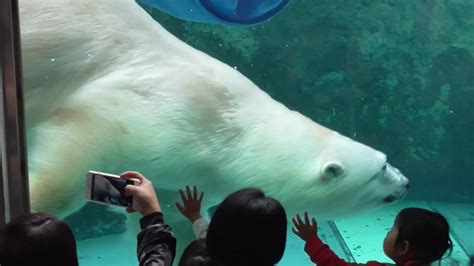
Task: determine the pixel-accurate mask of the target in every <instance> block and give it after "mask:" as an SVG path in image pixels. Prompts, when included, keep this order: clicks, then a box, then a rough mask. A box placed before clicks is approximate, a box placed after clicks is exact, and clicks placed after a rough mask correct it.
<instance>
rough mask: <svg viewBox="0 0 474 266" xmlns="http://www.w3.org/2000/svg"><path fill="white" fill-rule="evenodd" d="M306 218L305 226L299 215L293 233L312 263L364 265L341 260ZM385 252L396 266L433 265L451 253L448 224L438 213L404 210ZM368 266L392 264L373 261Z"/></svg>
mask: <svg viewBox="0 0 474 266" xmlns="http://www.w3.org/2000/svg"><path fill="white" fill-rule="evenodd" d="M304 216H305V217H304V220H305V221H304V222H303V221H302V219H301V217H300V216H299V215H297V216H296V219H295V218H293V224H294V227H293V232H294V233H295V234H296V235H298V236H299V237H300V238H301V239H303V240H304V241H306V245H305V248H304V249H305V251H306V253H307V254H308V255H309V256H310V258H311V261H313V262H314V263H316V264H317V265H318V266H342V265H361V264H355V263H347V262H345V261H344V260H342V259H340V258H339V257H338V256H337V255H336V254H335V253H334V252H333V251H332V250H331V249H330V248H329V247H328V246H327V245H325V244H324V243H323V242H322V241H321V239H319V238H318V235H317V224H316V220H315V219H314V218H313V219H312V223H310V221H309V217H308V213H306V212H305V215H304ZM383 250H384V252H385V254H386V255H387V256H388V257H389V258H390V259H392V260H393V261H394V262H395V264H396V265H400V266H401V265H403V266H421V265H430V264H431V263H432V262H434V261H437V260H440V259H441V258H442V257H443V255H444V254H445V253H446V251H448V250H449V251H450V252H451V250H452V242H451V239H450V238H449V225H448V222H447V221H446V219H445V218H444V217H443V216H442V215H441V214H439V213H434V212H431V211H428V210H425V209H420V208H406V209H403V210H402V211H400V213H399V214H398V215H397V218H396V219H395V224H394V225H393V227H392V230H390V231H389V232H388V233H387V236H386V237H385V240H384V242H383ZM365 265H370V266H379V265H391V264H389V263H380V262H375V261H370V262H368V263H367V264H365Z"/></svg>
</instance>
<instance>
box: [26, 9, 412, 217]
mask: <svg viewBox="0 0 474 266" xmlns="http://www.w3.org/2000/svg"><path fill="white" fill-rule="evenodd" d="M20 16H21V22H22V23H21V28H22V30H21V37H22V45H23V61H24V83H25V98H26V100H25V101H26V120H27V130H28V131H27V136H28V156H29V166H30V170H29V173H30V190H31V206H32V209H33V211H44V212H49V213H54V214H56V215H58V216H60V217H64V216H65V215H67V214H70V213H72V212H73V211H75V210H77V209H78V208H79V207H80V206H81V205H82V204H83V203H84V199H83V197H82V195H83V189H84V183H85V174H86V172H87V171H88V170H99V171H102V172H110V173H115V174H118V173H121V172H123V171H125V170H129V169H133V170H137V171H141V172H142V173H144V174H145V175H146V176H148V177H149V178H151V179H152V180H153V182H154V184H155V185H156V187H157V188H158V189H164V190H176V189H177V188H180V187H183V186H184V185H186V184H194V185H197V186H199V187H200V188H201V189H202V190H204V191H206V200H207V201H206V202H205V205H206V206H212V205H213V204H215V203H217V202H219V201H220V200H221V199H222V198H223V197H224V196H225V195H227V194H228V193H230V192H232V191H235V190H236V189H238V188H241V187H247V186H253V187H259V188H262V189H263V190H264V191H265V192H267V193H269V194H270V195H271V196H273V197H275V198H277V199H279V200H280V201H281V202H282V203H283V205H284V206H285V207H286V208H287V210H289V212H290V213H293V212H297V211H301V210H306V209H309V210H311V212H312V213H314V214H316V215H318V217H325V218H334V217H337V216H341V215H348V214H350V213H354V212H358V211H361V210H363V209H370V208H373V207H377V206H383V205H384V204H387V203H389V202H393V201H396V200H398V199H400V198H402V197H403V196H404V195H405V193H406V191H407V187H408V179H407V178H406V177H404V176H403V175H402V174H401V173H400V172H399V171H398V170H397V169H396V168H394V167H392V166H391V165H390V164H388V163H387V159H386V156H385V155H384V154H383V153H381V152H379V151H377V150H375V149H372V148H370V147H368V146H366V145H364V144H361V143H358V142H356V141H354V140H352V139H349V138H347V137H345V136H342V135H340V134H338V133H337V132H334V131H332V130H330V129H327V128H325V127H323V126H321V125H319V124H317V123H315V122H314V121H312V120H310V119H308V118H307V117H305V116H303V115H302V114H300V113H298V112H296V111H292V110H289V109H288V108H287V107H285V106H284V105H282V104H281V103H279V102H277V101H275V100H273V99H272V98H271V97H270V96H269V95H268V94H266V93H265V92H264V91H262V90H260V89H259V88H258V87H257V86H256V85H255V84H254V83H252V82H251V81H250V80H248V79H247V78H246V77H245V76H243V75H242V74H240V73H239V72H238V71H237V70H235V69H234V68H232V67H230V66H228V65H226V64H224V63H222V62H220V61H218V60H216V59H214V58H212V57H210V56H209V55H207V54H204V53H202V52H200V51H198V50H196V49H194V48H192V47H190V46H189V45H187V44H185V43H183V42H182V41H180V40H179V39H177V38H176V37H174V36H173V35H172V34H170V33H169V32H167V31H166V30H165V29H164V28H163V27H161V26H160V24H159V23H158V22H156V21H154V20H153V19H152V18H151V17H150V16H149V15H148V14H147V13H146V12H145V11H144V10H143V9H142V8H141V7H139V6H138V5H137V4H136V3H135V1H133V0H121V1H96V0H81V1H75V0H55V1H49V0H23V1H20Z"/></svg>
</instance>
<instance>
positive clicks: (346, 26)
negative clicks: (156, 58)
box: [66, 0, 474, 266]
mask: <svg viewBox="0 0 474 266" xmlns="http://www.w3.org/2000/svg"><path fill="white" fill-rule="evenodd" d="M147 11H149V12H150V13H151V14H152V15H153V17H154V18H155V19H156V20H157V21H159V22H160V23H161V24H162V25H163V26H164V27H165V28H166V29H168V30H169V31H170V32H172V33H173V34H175V35H176V36H177V37H178V38H180V39H182V40H183V41H185V42H186V43H188V44H190V45H192V46H194V47H196V48H197V49H199V50H202V51H204V52H206V53H208V54H210V55H211V56H213V57H216V58H218V59H219V60H221V61H223V62H225V63H227V64H229V65H231V66H234V67H235V68H236V69H238V70H239V71H240V72H242V73H243V74H244V75H246V76H247V77H248V78H249V79H251V80H252V81H253V82H255V83H256V84H257V85H258V86H259V87H260V88H262V89H263V90H265V91H266V92H267V93H269V94H270V95H271V96H272V97H273V98H274V99H276V100H278V101H280V102H281V103H283V104H285V105H286V106H288V107H289V108H291V109H294V110H297V111H299V112H301V113H302V114H304V115H306V116H308V117H310V118H311V119H313V120H314V121H316V122H318V123H320V124H323V125H325V126H327V127H328V128H331V129H333V130H336V131H338V132H340V133H341V134H343V135H346V136H350V137H352V138H353V139H355V140H357V141H359V142H362V143H365V144H367V145H369V146H372V147H377V149H378V150H381V151H383V152H384V153H386V154H387V156H388V157H389V158H390V162H391V163H392V164H393V165H395V166H397V167H398V168H399V169H401V170H402V171H403V173H404V174H405V175H406V176H407V177H409V178H410V181H411V190H410V192H409V194H408V195H407V197H406V200H405V201H402V202H401V203H399V204H396V205H392V206H390V207H387V208H384V209H379V210H375V211H372V212H369V213H364V214H361V215H358V216H355V217H353V218H348V219H344V220H336V221H333V222H322V223H321V226H322V229H321V234H322V237H323V239H324V240H325V241H327V242H328V243H330V245H331V247H333V248H334V249H335V250H336V252H337V253H338V254H339V255H340V256H342V257H345V258H346V259H347V260H352V261H356V262H365V261H367V260H382V261H389V260H388V258H386V257H385V256H384V254H383V251H382V241H383V238H384V236H385V234H386V231H387V228H388V227H390V226H391V225H392V223H393V219H394V216H395V214H396V212H397V211H398V210H399V209H400V208H402V207H405V206H421V207H425V208H430V209H433V210H437V211H440V212H442V213H443V214H444V215H446V217H447V218H448V219H449V221H450V223H451V226H452V228H453V231H452V236H453V238H454V239H455V250H454V252H453V255H452V258H451V259H450V260H447V261H445V262H443V264H445V265H467V260H468V259H467V256H468V255H474V171H472V165H473V162H474V134H473V132H474V1H472V0H431V1H429V0H416V1H412V0H401V1H400V0H377V1H375V0H370V1H369V0H353V1H343V0H322V1H316V0H295V1H293V3H292V4H291V5H290V6H289V7H288V8H287V9H285V11H284V12H283V13H282V14H280V15H279V16H277V17H276V18H274V19H272V20H271V21H269V22H267V23H265V24H262V25H259V26H256V27H251V28H245V29H242V28H233V27H224V26H219V25H204V24H195V23H187V22H183V21H179V20H176V19H174V18H172V17H169V16H167V15H165V14H162V13H160V12H158V11H155V10H147ZM165 206H167V204H165ZM171 206H173V205H172V204H171ZM169 208H171V207H169ZM165 212H166V208H165ZM98 217H101V218H98ZM66 220H67V221H68V223H69V224H71V226H72V227H73V228H74V231H75V233H76V236H77V237H78V239H80V241H79V255H80V259H81V265H85V266H93V265H94V266H95V265H134V264H136V255H135V245H136V243H135V239H134V238H131V237H130V236H127V235H124V234H121V233H122V232H123V230H124V228H125V226H126V222H125V215H124V214H121V213H116V212H110V211H105V210H104V209H103V207H97V206H94V205H88V206H87V207H86V208H84V209H83V210H82V211H81V212H80V213H79V214H75V215H73V216H71V217H69V218H67V219H66ZM174 230H175V231H176V232H178V237H182V239H185V240H182V242H181V243H183V244H181V245H185V243H186V241H190V240H191V238H192V235H191V231H190V225H189V224H187V223H185V222H183V223H181V224H179V226H178V227H175V228H174ZM98 237H101V238H98ZM124 243H125V244H124ZM287 246H288V248H287V249H288V250H287V252H286V255H285V257H284V259H283V261H282V262H281V264H280V265H312V263H311V262H309V260H308V259H307V257H306V255H305V254H304V252H303V243H302V242H301V241H300V240H299V239H297V238H296V237H294V236H293V235H292V234H291V232H289V240H288V245H287ZM181 248H182V246H181ZM456 263H458V264H456Z"/></svg>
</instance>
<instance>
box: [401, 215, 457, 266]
mask: <svg viewBox="0 0 474 266" xmlns="http://www.w3.org/2000/svg"><path fill="white" fill-rule="evenodd" d="M396 225H397V227H398V237H397V239H396V240H395V245H397V246H400V245H402V244H403V242H404V241H407V242H408V243H409V249H410V250H411V251H412V252H413V253H414V255H413V257H412V258H411V260H416V261H419V262H422V263H426V264H429V263H432V262H433V261H436V260H440V259H442V258H443V255H444V254H445V253H446V251H448V250H449V253H451V251H452V248H453V244H452V242H451V239H450V237H449V224H448V222H447V221H446V218H444V216H443V215H441V214H439V213H436V212H432V211H429V210H425V209H421V208H406V209H403V210H402V211H400V213H399V214H398V216H397V219H396Z"/></svg>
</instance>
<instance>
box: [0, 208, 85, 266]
mask: <svg viewBox="0 0 474 266" xmlns="http://www.w3.org/2000/svg"><path fill="white" fill-rule="evenodd" d="M0 258H1V259H0V264H1V265H2V266H16V265H48V266H64V265H68V266H77V265H79V263H78V260H77V253H76V240H75V239H74V235H73V233H72V231H71V229H70V228H69V226H68V225H66V224H65V223H63V222H61V221H59V220H58V219H56V218H55V217H53V216H50V215H48V214H43V213H34V214H23V215H21V216H19V217H17V218H15V219H13V220H12V221H10V222H9V223H8V224H6V225H5V226H4V227H3V228H2V229H1V230H0Z"/></svg>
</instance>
